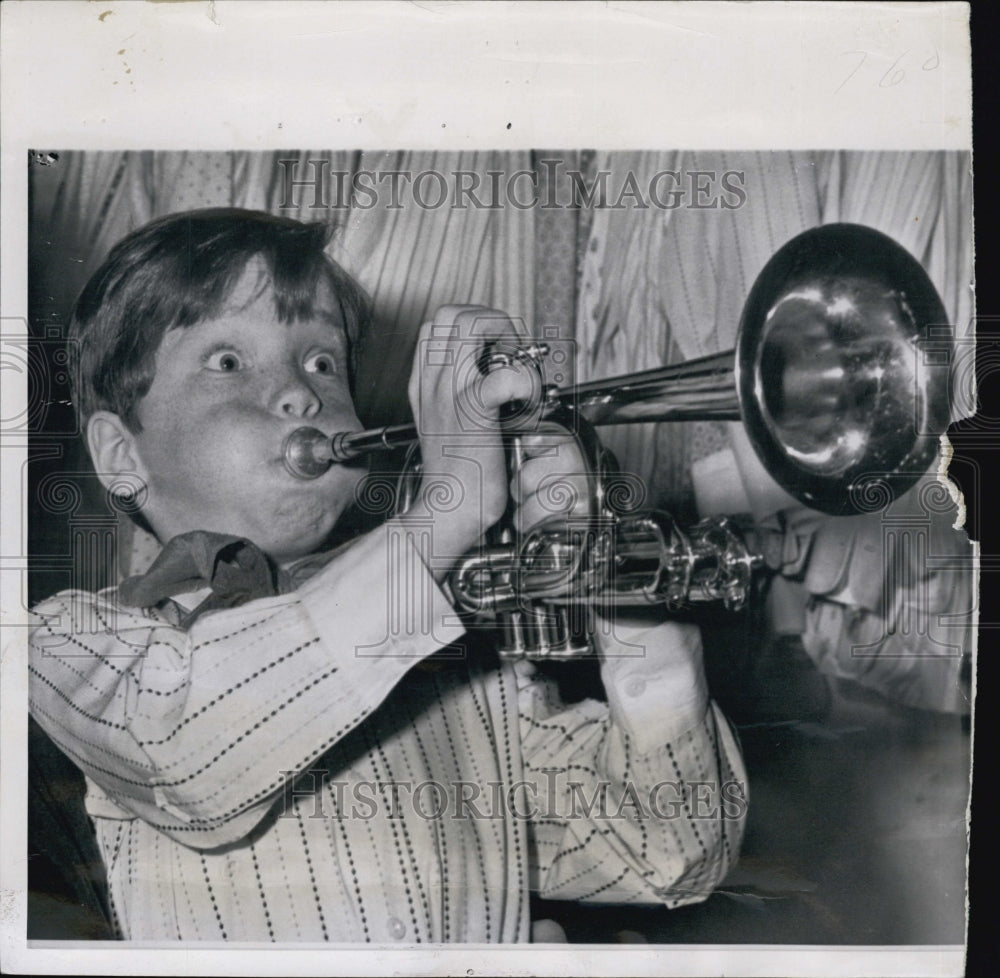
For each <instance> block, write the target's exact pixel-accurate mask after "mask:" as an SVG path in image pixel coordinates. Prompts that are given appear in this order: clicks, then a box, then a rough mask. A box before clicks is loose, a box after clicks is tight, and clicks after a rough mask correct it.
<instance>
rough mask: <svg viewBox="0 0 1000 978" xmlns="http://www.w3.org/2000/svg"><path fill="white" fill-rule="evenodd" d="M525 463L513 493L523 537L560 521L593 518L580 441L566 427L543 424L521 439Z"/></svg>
mask: <svg viewBox="0 0 1000 978" xmlns="http://www.w3.org/2000/svg"><path fill="white" fill-rule="evenodd" d="M521 455H522V463H521V466H520V468H519V470H518V471H517V472H514V473H513V478H512V479H511V484H510V492H511V497H512V498H513V500H514V503H515V505H516V508H515V510H514V526H515V528H516V529H517V531H518V532H519V533H526V532H527V531H528V530H530V529H532V528H533V527H535V526H537V525H538V524H540V523H544V522H547V521H549V520H557V519H583V518H586V517H587V516H589V515H591V512H590V511H591V480H592V476H590V475H588V469H587V463H586V460H585V459H584V457H583V451H582V450H581V448H580V446H579V444H578V443H577V441H576V439H575V438H574V437H573V436H572V435H571V434H570V433H569V432H568V431H567V430H566V429H565V428H563V427H562V426H560V425H557V424H553V423H550V422H545V421H543V422H541V423H539V425H538V426H537V428H536V429H535V430H534V431H533V432H532V433H531V434H527V435H524V436H523V437H522V439H521Z"/></svg>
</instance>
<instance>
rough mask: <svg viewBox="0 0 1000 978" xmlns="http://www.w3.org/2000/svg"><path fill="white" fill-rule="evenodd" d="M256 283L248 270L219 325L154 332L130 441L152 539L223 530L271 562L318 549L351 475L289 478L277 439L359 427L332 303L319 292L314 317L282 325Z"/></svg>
mask: <svg viewBox="0 0 1000 978" xmlns="http://www.w3.org/2000/svg"><path fill="white" fill-rule="evenodd" d="M259 280H260V276H259V275H258V274H256V272H255V271H254V270H253V269H252V268H250V269H248V271H247V272H246V273H245V274H244V276H243V279H242V280H241V282H240V284H239V285H238V286H237V288H236V289H235V291H234V295H233V297H232V300H231V301H230V303H229V305H228V306H227V308H226V309H225V310H224V312H223V313H222V314H221V315H220V317H219V318H217V319H213V320H206V321H204V322H202V323H199V324H198V325H195V326H192V327H189V328H186V329H175V330H171V331H170V332H169V333H167V334H166V336H165V337H164V338H163V342H162V343H161V344H160V348H159V350H158V351H157V354H156V375H155V377H154V380H153V384H152V386H151V388H150V390H149V393H148V394H147V395H146V396H145V397H144V398H143V399H142V401H141V402H140V404H139V408H138V418H139V421H140V424H141V425H142V431H141V432H140V433H138V434H136V435H135V436H134V445H135V449H136V452H137V454H138V456H139V461H140V464H141V466H142V468H143V470H144V475H145V477H146V480H147V483H148V489H149V495H148V503H147V505H146V507H145V508H144V510H143V512H144V514H145V515H146V518H147V519H148V520H149V522H150V524H151V525H152V526H153V528H154V529H155V530H156V532H157V535H158V536H159V537H160V539H162V540H167V539H169V538H170V537H172V536H175V535H176V534H178V533H184V532H186V531H188V530H213V531H216V532H219V533H232V534H236V535H240V536H245V537H248V538H249V539H250V540H252V541H253V542H254V543H256V544H257V545H258V546H259V547H261V548H262V549H263V550H264V551H265V552H266V553H268V554H270V555H271V556H272V557H273V558H274V559H275V560H277V561H279V562H283V561H289V560H294V559H295V558H297V557H300V556H304V555H305V554H308V553H311V552H312V551H314V550H315V549H316V548H317V547H318V546H320V544H322V542H323V540H324V539H325V538H326V536H327V535H328V534H329V532H330V531H331V530H332V529H333V527H334V525H335V523H336V522H337V519H338V518H339V517H340V515H341V514H342V513H343V511H344V509H345V508H346V507H347V506H348V505H349V504H350V502H351V501H352V499H353V497H354V490H355V488H356V486H357V483H358V481H359V480H360V478H361V476H362V474H363V471H362V470H361V469H359V468H357V467H350V468H348V467H344V466H338V465H334V466H333V467H332V468H331V469H330V471H329V472H327V473H326V474H325V475H323V476H321V477H320V478H318V479H315V480H309V481H303V480H300V479H298V478H296V477H294V476H292V475H291V474H289V473H288V471H287V470H286V469H285V466H284V462H283V459H282V444H283V442H284V439H285V437H286V436H287V435H288V434H289V432H291V431H293V430H295V429H296V428H298V427H301V426H303V425H308V426H310V427H313V428H318V429H320V430H321V431H323V432H325V433H326V434H333V433H335V432H337V431H356V430H357V429H359V428H360V427H361V424H360V422H359V421H358V418H357V415H356V414H355V411H354V404H353V402H352V401H351V396H350V390H349V387H348V372H347V365H348V351H347V342H346V338H345V335H344V329H343V324H342V322H341V318H340V313H339V309H338V308H337V304H336V302H335V301H334V299H333V297H332V296H331V295H329V294H327V295H325V296H321V301H320V302H318V303H317V306H318V308H319V309H320V310H321V314H320V315H319V316H318V317H317V318H315V319H310V320H302V321H299V322H292V323H283V322H280V321H279V320H278V317H277V313H276V311H275V308H274V299H273V296H272V293H271V289H270V287H269V286H267V287H265V288H263V289H261V288H260V287H259V285H258V283H259ZM323 310H327V311H328V312H327V313H324V312H322V311H323ZM334 310H336V311H334Z"/></svg>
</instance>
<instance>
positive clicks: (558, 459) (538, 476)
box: [511, 450, 589, 502]
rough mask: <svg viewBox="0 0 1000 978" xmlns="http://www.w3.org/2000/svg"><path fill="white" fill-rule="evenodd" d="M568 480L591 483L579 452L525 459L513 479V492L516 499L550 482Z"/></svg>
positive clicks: (524, 496)
mask: <svg viewBox="0 0 1000 978" xmlns="http://www.w3.org/2000/svg"><path fill="white" fill-rule="evenodd" d="M557 482H567V483H569V484H571V485H579V486H583V487H586V486H587V485H588V483H589V480H588V476H587V470H586V467H585V466H584V465H583V459H582V458H581V457H580V455H579V453H578V452H576V451H572V450H567V451H566V452H564V453H563V454H560V455H546V456H543V457H541V458H529V459H527V460H525V461H524V463H523V464H522V465H521V467H520V468H519V469H518V471H517V472H516V473H515V474H514V478H513V479H512V480H511V493H512V494H513V496H514V499H515V500H516V501H518V502H519V501H520V500H522V499H527V498H528V496H530V495H531V494H532V493H535V492H538V491H539V489H542V488H544V487H546V486H547V485H549V484H555V483H557Z"/></svg>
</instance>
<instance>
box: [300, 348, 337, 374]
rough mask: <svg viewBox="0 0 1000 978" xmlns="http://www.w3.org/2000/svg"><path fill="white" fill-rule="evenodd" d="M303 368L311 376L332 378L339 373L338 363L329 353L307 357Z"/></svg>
mask: <svg viewBox="0 0 1000 978" xmlns="http://www.w3.org/2000/svg"><path fill="white" fill-rule="evenodd" d="M303 366H304V367H305V370H306V373H310V374H324V375H327V376H332V375H333V374H335V373H336V372H337V362H336V361H335V360H334V359H333V357H332V356H331V355H330V354H329V353H313V354H311V355H310V356H308V357H306V360H305V363H304V364H303Z"/></svg>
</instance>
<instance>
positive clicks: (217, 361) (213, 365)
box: [205, 350, 243, 374]
mask: <svg viewBox="0 0 1000 978" xmlns="http://www.w3.org/2000/svg"><path fill="white" fill-rule="evenodd" d="M205 366H206V367H208V369H209V370H217V371H219V373H223V374H232V373H236V371H237V370H239V369H241V368H242V366H243V362H242V361H241V360H240V358H239V356H238V354H236V353H233V351H232V350H216V351H215V352H214V353H210V354H209V355H208V356H207V357H206V358H205Z"/></svg>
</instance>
